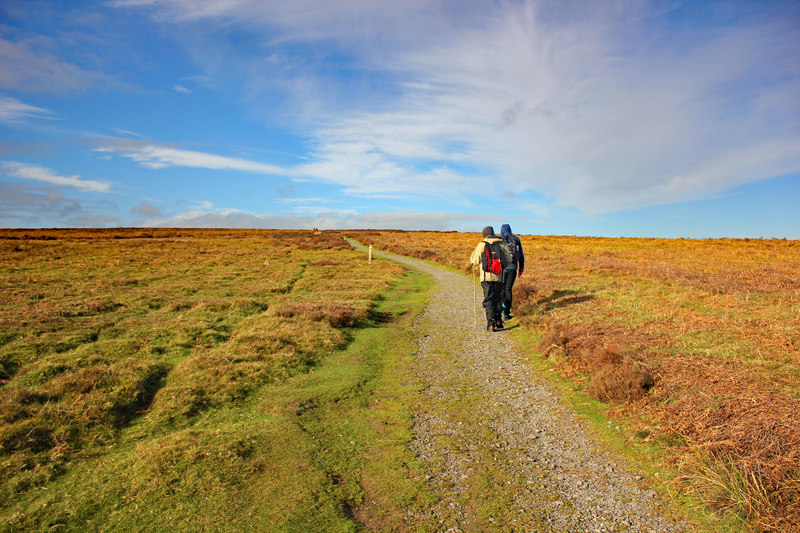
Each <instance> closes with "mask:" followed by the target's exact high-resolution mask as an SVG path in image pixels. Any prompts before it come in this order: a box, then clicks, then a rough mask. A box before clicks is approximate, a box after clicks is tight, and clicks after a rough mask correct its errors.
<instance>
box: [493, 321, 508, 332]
mask: <svg viewBox="0 0 800 533" xmlns="http://www.w3.org/2000/svg"><path fill="white" fill-rule="evenodd" d="M505 327H506V326H505V325H504V324H503V322H502V321H500V320H498V321H497V322H495V323H494V331H500V330H503V329H505Z"/></svg>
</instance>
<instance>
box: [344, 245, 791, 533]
mask: <svg viewBox="0 0 800 533" xmlns="http://www.w3.org/2000/svg"><path fill="white" fill-rule="evenodd" d="M353 237H355V238H356V239H358V240H359V241H361V242H363V243H366V244H372V245H373V246H376V247H378V248H382V249H387V250H390V251H394V252H397V253H405V254H407V255H412V256H415V257H421V254H422V252H420V250H425V252H424V253H425V256H426V257H425V259H429V260H432V261H436V262H438V263H441V264H443V265H446V266H448V267H451V268H454V269H457V270H460V271H463V272H466V273H470V272H471V271H472V268H471V267H470V265H469V264H468V263H467V260H468V257H469V254H470V252H471V251H472V249H473V247H474V246H475V244H477V242H479V241H480V239H481V237H480V235H479V234H477V233H474V234H463V233H444V232H441V233H437V232H399V231H371V232H353ZM521 239H522V244H523V248H524V251H525V259H526V261H525V263H526V268H525V274H524V275H523V277H521V278H519V279H518V281H517V283H516V285H515V287H514V307H513V310H514V312H515V313H514V314H515V315H516V316H517V317H518V318H519V319H520V322H521V323H522V324H523V325H525V326H526V327H528V328H530V329H531V330H533V331H534V332H537V333H538V334H539V335H540V339H539V342H538V344H537V345H536V347H535V351H537V352H538V353H540V354H542V356H543V357H546V358H547V359H548V360H549V363H550V364H551V365H552V368H554V369H557V370H559V374H560V375H561V377H562V378H563V379H565V380H568V381H569V382H571V383H572V384H573V385H574V387H575V388H577V389H579V390H582V391H583V392H585V393H586V394H587V395H590V396H592V397H594V398H596V399H599V400H601V401H604V402H607V403H608V416H611V417H616V418H620V419H624V420H625V421H626V422H627V427H629V428H630V434H629V435H628V439H629V441H630V443H631V445H632V446H636V445H638V444H639V443H642V441H649V442H656V443H658V444H659V445H660V449H661V450H663V451H662V452H660V453H661V454H662V455H663V457H662V460H664V461H666V462H667V463H668V464H670V465H672V466H673V467H674V468H676V469H677V470H679V471H680V473H681V474H680V475H681V477H680V479H678V480H676V486H677V487H678V488H679V489H680V491H682V492H684V493H690V494H692V495H693V496H694V497H695V498H697V499H698V500H699V501H701V502H706V503H707V505H708V506H709V507H710V508H713V509H715V510H717V511H719V512H720V513H722V514H723V515H726V516H734V517H735V519H736V520H739V521H740V523H741V524H742V527H744V528H750V529H755V530H765V531H788V530H795V529H798V528H800V457H798V450H800V422H798V418H797V413H798V412H800V395H798V394H797V391H798V390H800V357H799V356H798V349H799V348H800V331H799V330H798V328H797V310H798V309H800V242H798V241H787V240H774V239H773V240H763V239H704V240H693V239H673V240H670V239H601V238H575V237H538V236H524V235H523V236H521ZM420 243H424V246H423V245H420ZM415 250H416V251H415Z"/></svg>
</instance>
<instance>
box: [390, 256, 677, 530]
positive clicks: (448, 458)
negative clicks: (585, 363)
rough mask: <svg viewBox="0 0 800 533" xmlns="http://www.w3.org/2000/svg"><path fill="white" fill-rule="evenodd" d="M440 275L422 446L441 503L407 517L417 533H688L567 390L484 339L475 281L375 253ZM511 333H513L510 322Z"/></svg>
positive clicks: (427, 327)
mask: <svg viewBox="0 0 800 533" xmlns="http://www.w3.org/2000/svg"><path fill="white" fill-rule="evenodd" d="M377 255H380V256H382V257H385V258H387V259H391V260H393V261H397V262H400V263H403V264H405V265H407V266H410V267H411V268H413V269H415V270H418V271H421V272H423V273H424V274H427V275H429V276H431V277H432V278H433V279H434V280H435V286H434V292H433V295H432V298H431V301H430V304H429V305H428V306H427V308H426V310H425V311H424V313H423V314H421V315H420V316H419V317H417V319H416V321H415V323H414V325H413V328H414V331H415V333H416V334H417V335H418V339H419V350H418V353H417V354H416V368H417V373H418V376H419V379H420V382H421V383H422V385H423V391H422V393H421V394H420V396H419V402H418V404H417V405H416V406H415V408H414V409H415V423H414V429H415V438H414V442H413V445H412V448H413V450H414V451H415V452H416V453H417V455H418V457H419V459H420V461H421V462H422V464H424V465H425V470H426V472H427V475H426V477H427V479H428V483H429V486H430V488H431V489H432V491H433V492H434V494H435V495H436V498H434V501H433V503H431V504H429V505H427V506H425V507H423V508H416V509H409V511H408V514H407V516H406V523H407V526H408V529H409V530H412V531H414V530H419V529H428V528H429V527H430V524H435V527H436V529H437V531H451V532H457V531H581V532H590V531H598V532H599V531H653V532H674V531H688V530H690V529H691V528H690V527H689V526H687V525H686V524H685V523H681V522H677V521H675V520H674V519H672V518H671V516H670V511H669V508H668V506H667V504H666V503H665V502H663V501H661V500H660V499H659V497H658V495H657V493H656V492H655V491H653V490H652V489H650V488H649V487H648V486H647V484H646V480H645V477H644V476H643V475H642V474H641V473H638V472H637V471H636V470H635V468H633V467H632V466H631V465H628V464H624V463H622V462H621V460H620V459H619V458H617V457H615V456H614V454H612V453H611V452H610V451H609V450H607V449H604V447H603V446H602V445H601V444H600V443H599V442H598V440H597V439H596V438H595V437H594V435H593V433H592V432H591V431H590V430H589V429H587V427H586V426H585V425H583V424H581V422H580V421H579V420H578V419H577V418H576V416H575V415H574V414H573V412H572V411H571V409H570V408H569V406H568V405H567V404H566V403H565V402H564V400H562V399H561V397H560V396H559V394H558V392H556V391H554V390H553V388H552V387H551V386H548V383H547V381H546V380H545V379H543V378H542V377H541V376H540V375H538V374H537V373H536V371H535V370H534V369H533V368H532V366H531V365H530V364H529V363H528V362H526V360H525V357H524V356H523V355H521V354H520V353H519V352H518V351H517V350H515V347H514V344H513V342H512V340H511V338H510V332H509V331H504V332H497V333H486V332H485V330H484V329H483V328H482V326H483V325H484V320H483V314H482V311H483V309H482V308H481V307H480V299H481V294H480V292H481V291H480V286H478V288H477V292H478V328H477V329H475V328H474V314H473V313H474V305H475V303H474V300H473V284H472V281H471V280H470V279H469V277H467V276H464V275H462V274H458V273H454V272H451V271H448V270H445V269H443V268H439V267H436V266H432V265H430V264H428V263H425V262H423V261H418V260H414V259H410V258H407V257H402V256H397V255H393V254H383V253H380V254H377ZM507 325H509V326H511V327H513V326H514V325H515V321H514V320H512V321H511V322H509V323H508V324H507Z"/></svg>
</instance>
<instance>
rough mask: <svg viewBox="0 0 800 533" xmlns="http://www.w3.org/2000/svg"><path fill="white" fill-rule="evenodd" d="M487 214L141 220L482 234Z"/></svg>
mask: <svg viewBox="0 0 800 533" xmlns="http://www.w3.org/2000/svg"><path fill="white" fill-rule="evenodd" d="M485 220H486V216H485V215H471V214H462V213H448V212H444V211H442V212H436V213H421V212H416V211H396V212H377V211H376V212H367V213H357V212H354V211H348V210H343V211H333V210H332V211H324V212H321V213H317V214H312V215H264V214H254V213H248V212H245V211H239V210H222V211H219V212H209V211H203V210H192V211H187V212H183V213H179V214H177V215H174V216H172V217H169V218H160V217H153V218H150V219H148V220H146V221H140V222H139V225H141V226H152V227H189V228H193V227H198V228H202V227H219V228H275V229H312V228H320V229H398V228H403V229H408V230H431V231H442V230H467V231H479V230H480V228H481V227H483V225H485Z"/></svg>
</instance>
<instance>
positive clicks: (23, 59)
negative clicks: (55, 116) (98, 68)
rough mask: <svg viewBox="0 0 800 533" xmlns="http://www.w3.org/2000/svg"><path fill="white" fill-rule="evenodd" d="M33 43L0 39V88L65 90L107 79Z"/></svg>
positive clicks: (75, 89)
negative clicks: (38, 48) (38, 47)
mask: <svg viewBox="0 0 800 533" xmlns="http://www.w3.org/2000/svg"><path fill="white" fill-rule="evenodd" d="M33 46H34V43H27V42H12V41H8V40H5V39H0V89H5V90H10V91H16V92H23V93H30V92H37V93H68V92H74V91H82V90H85V89H86V88H88V87H91V86H92V85H98V84H105V83H108V82H109V81H110V78H109V77H107V76H105V75H103V74H98V73H95V72H89V71H87V70H84V69H82V68H80V67H78V66H76V65H73V64H72V63H69V62H67V61H64V60H63V59H61V58H59V57H57V56H55V55H53V54H51V53H49V52H47V51H41V50H36V49H33Z"/></svg>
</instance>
